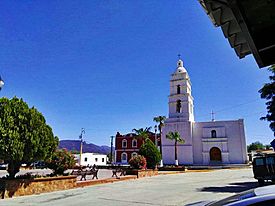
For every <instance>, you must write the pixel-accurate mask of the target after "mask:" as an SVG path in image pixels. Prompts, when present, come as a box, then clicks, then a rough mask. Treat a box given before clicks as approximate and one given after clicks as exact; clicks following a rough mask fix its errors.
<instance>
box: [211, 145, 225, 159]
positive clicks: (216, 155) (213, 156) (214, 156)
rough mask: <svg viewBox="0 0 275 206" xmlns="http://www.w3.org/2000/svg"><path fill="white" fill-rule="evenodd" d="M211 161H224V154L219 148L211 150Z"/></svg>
mask: <svg viewBox="0 0 275 206" xmlns="http://www.w3.org/2000/svg"><path fill="white" fill-rule="evenodd" d="M210 161H219V162H221V161H222V152H221V150H220V149H219V148H218V147H212V148H211V150H210Z"/></svg>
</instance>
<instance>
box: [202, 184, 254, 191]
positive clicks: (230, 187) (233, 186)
mask: <svg viewBox="0 0 275 206" xmlns="http://www.w3.org/2000/svg"><path fill="white" fill-rule="evenodd" d="M256 187H259V183H258V182H236V183H231V184H229V185H227V186H224V187H203V188H200V189H197V190H198V191H201V192H232V193H238V192H242V191H245V190H249V189H252V188H256Z"/></svg>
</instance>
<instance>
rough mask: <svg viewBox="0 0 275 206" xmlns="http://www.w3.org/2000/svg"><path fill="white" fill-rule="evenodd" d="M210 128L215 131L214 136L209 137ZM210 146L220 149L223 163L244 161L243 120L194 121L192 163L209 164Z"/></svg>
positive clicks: (245, 154)
mask: <svg viewBox="0 0 275 206" xmlns="http://www.w3.org/2000/svg"><path fill="white" fill-rule="evenodd" d="M212 130H215V131H216V132H217V137H216V138H212V137H211V131H212ZM212 147H218V148H219V149H220V150H221V152H222V161H223V163H224V164H243V163H245V162H246V161H247V152H246V140H245V133H244V123H243V120H242V119H240V120H232V121H214V122H196V123H194V127H193V151H194V164H209V159H210V158H209V152H210V149H211V148H212ZM203 157H204V158H203ZM206 159H208V161H206Z"/></svg>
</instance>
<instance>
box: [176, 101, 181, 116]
mask: <svg viewBox="0 0 275 206" xmlns="http://www.w3.org/2000/svg"><path fill="white" fill-rule="evenodd" d="M176 112H177V113H180V112H181V101H180V100H178V101H177V110H176Z"/></svg>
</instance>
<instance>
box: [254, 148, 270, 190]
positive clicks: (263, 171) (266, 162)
mask: <svg viewBox="0 0 275 206" xmlns="http://www.w3.org/2000/svg"><path fill="white" fill-rule="evenodd" d="M252 165H253V173H254V178H255V179H257V180H258V182H259V184H260V185H261V186H262V185H264V183H265V181H268V180H271V181H272V182H275V153H272V154H265V155H262V156H258V157H255V158H254V159H253V162H252Z"/></svg>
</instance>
